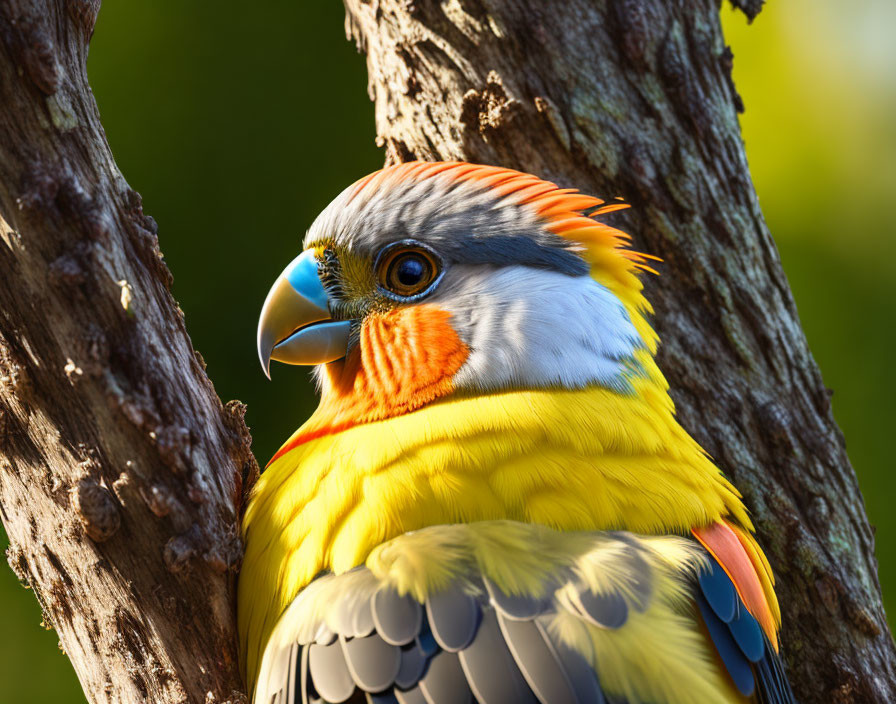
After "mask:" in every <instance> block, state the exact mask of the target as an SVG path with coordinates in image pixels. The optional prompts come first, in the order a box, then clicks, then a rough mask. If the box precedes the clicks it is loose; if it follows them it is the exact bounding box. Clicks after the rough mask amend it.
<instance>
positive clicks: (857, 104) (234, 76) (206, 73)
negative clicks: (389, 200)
mask: <svg viewBox="0 0 896 704" xmlns="http://www.w3.org/2000/svg"><path fill="white" fill-rule="evenodd" d="M723 22H724V25H725V29H726V33H727V36H728V41H729V43H730V44H731V45H732V48H733V49H734V53H735V68H734V75H735V80H736V83H737V87H738V89H739V91H740V93H741V95H742V96H743V98H744V101H745V103H746V106H747V111H746V113H745V114H744V115H743V116H742V120H741V122H742V125H743V130H744V138H745V140H746V144H747V153H748V155H749V158H750V165H751V168H752V172H753V178H754V180H755V182H756V185H757V188H758V190H759V195H760V198H761V200H762V206H763V209H764V211H765V215H766V218H767V219H768V222H769V225H770V226H771V230H772V233H773V234H774V235H775V238H776V240H777V242H778V247H779V249H780V251H781V257H782V259H783V261H784V268H785V269H786V271H787V274H788V276H789V278H790V283H791V286H792V287H793V291H794V294H795V296H796V300H797V304H798V306H799V310H800V315H801V318H802V322H803V326H804V328H805V331H806V334H807V335H808V338H809V342H810V344H811V347H812V350H813V352H814V354H815V357H816V359H817V360H818V362H819V364H820V365H821V369H822V371H823V373H824V377H825V381H826V383H827V385H828V386H829V387H831V388H833V389H834V390H835V391H836V393H835V395H834V412H835V414H836V416H837V420H838V421H839V422H840V425H841V427H842V428H843V431H844V433H845V434H846V438H847V440H848V443H849V454H850V457H851V458H852V461H853V464H854V465H855V468H856V471H857V472H858V474H859V480H860V482H861V484H862V488H863V490H864V492H865V497H866V501H867V507H868V513H869V515H870V516H871V521H872V522H873V523H874V524H876V525H877V527H878V532H877V540H878V557H879V559H880V561H881V580H882V582H883V585H884V589H885V592H886V593H887V595H888V604H889V606H890V608H891V610H892V609H893V608H896V561H894V560H893V559H891V558H892V555H893V551H894V549H896V512H894V511H893V510H892V509H891V508H890V502H891V501H892V498H893V497H894V496H896V492H894V490H896V476H894V473H893V472H891V471H890V466H889V460H887V457H888V455H889V451H890V450H891V440H892V438H891V437H890V433H891V432H893V420H894V413H893V407H892V399H893V396H894V393H896V372H894V365H893V364H892V363H891V357H892V355H891V350H892V346H891V338H892V337H893V335H892V332H891V330H892V328H893V327H894V323H896V304H894V300H896V256H894V255H896V233H894V228H896V214H894V213H896V210H894V201H896V43H894V42H893V40H892V29H893V28H894V27H896V4H894V3H893V2H892V1H891V0H855V1H854V2H849V3H847V2H833V1H829V2H816V1H813V0H789V1H788V2H783V1H782V0H776V1H775V2H771V3H770V4H769V5H768V6H767V7H766V8H765V9H764V10H763V12H762V13H761V14H760V15H759V17H758V18H757V20H756V21H755V22H754V23H753V25H751V26H749V27H747V23H746V20H745V19H744V17H743V15H740V14H736V13H734V12H732V11H731V10H729V9H728V8H727V7H726V8H724V10H723ZM89 72H90V78H91V83H92V85H93V90H94V93H95V94H96V98H97V101H98V103H99V106H100V111H101V113H102V118H103V124H104V125H105V128H106V132H107V135H108V138H109V142H110V143H111V145H112V149H113V151H114V153H115V156H116V158H117V160H118V164H119V166H120V167H121V170H122V172H123V173H124V174H125V175H126V177H127V179H128V181H129V182H130V184H131V185H132V186H133V187H134V188H135V189H137V190H138V191H139V192H140V193H141V194H142V195H143V198H144V203H145V208H146V212H148V213H150V214H151V215H152V216H153V217H155V218H156V219H157V220H158V222H159V224H160V239H161V244H162V249H163V250H164V252H165V254H166V258H167V260H168V264H169V266H170V267H171V270H172V271H173V272H174V276H175V283H174V294H175V296H176V297H177V298H178V300H179V301H180V303H181V306H182V307H183V309H184V311H185V312H186V315H187V324H188V327H189V330H190V334H191V335H192V337H193V341H194V343H195V345H196V347H197V348H198V349H199V350H201V352H202V354H203V356H204V357H205V359H206V361H207V362H208V372H209V374H210V375H211V377H212V379H213V380H214V382H215V385H216V387H217V390H218V393H219V394H220V396H221V398H222V399H224V400H227V399H231V398H239V399H241V400H243V401H245V402H247V403H248V404H249V413H248V422H249V424H250V425H251V426H252V431H253V436H254V438H255V451H256V454H257V456H258V457H259V458H260V459H262V461H263V460H264V459H266V458H268V457H270V455H271V454H272V453H273V452H274V451H275V450H276V448H277V446H278V443H279V442H280V441H282V440H283V439H285V438H286V437H287V436H288V435H289V434H290V433H291V432H292V431H293V430H294V429H295V428H296V427H297V425H298V424H299V421H300V420H301V419H302V418H303V416H304V415H305V414H306V413H307V412H309V411H310V409H311V406H312V404H313V403H314V400H313V398H312V397H311V395H310V393H309V391H308V389H307V387H306V386H304V385H303V384H302V382H301V377H300V375H298V374H288V373H283V371H282V370H277V372H280V373H278V374H277V377H278V378H277V384H276V385H273V384H268V383H266V382H265V381H264V378H263V377H262V375H261V373H260V371H259V369H258V363H257V360H256V357H255V350H254V339H255V323H256V319H257V314H258V311H259V307H260V305H261V302H262V300H263V298H264V295H265V293H266V290H267V286H268V285H269V283H270V282H272V281H273V279H274V277H275V276H276V275H277V274H278V273H279V272H280V270H281V269H282V267H283V266H284V264H285V263H286V262H288V261H289V260H290V259H291V258H292V257H293V256H294V255H295V253H296V251H297V250H296V247H297V245H298V242H299V239H300V237H301V236H302V234H303V233H304V230H305V228H306V227H307V226H308V225H309V224H310V223H311V221H312V219H313V218H314V216H315V215H316V214H317V212H318V211H319V210H320V209H321V208H322V207H323V206H324V205H326V203H327V202H329V200H330V199H331V198H332V197H333V196H334V195H335V194H336V193H338V192H339V191H340V190H341V189H342V188H343V187H344V186H346V185H347V184H348V183H349V182H351V181H352V180H354V179H356V178H358V177H360V176H362V175H363V174H365V173H367V172H368V171H371V170H373V169H375V168H378V167H379V166H380V165H381V163H382V155H381V154H380V152H379V150H377V149H376V148H375V146H374V126H373V107H372V105H371V103H370V102H369V101H368V98H367V93H366V73H365V65H364V60H363V58H362V57H360V56H358V55H357V53H356V52H355V48H354V46H353V45H351V44H349V43H348V42H346V40H345V37H344V34H343V13H342V7H341V3H339V2H335V1H331V2H297V1H296V0H267V1H266V2H260V3H238V2H235V1H228V2H219V3H214V4H211V3H199V2H195V1H193V2H189V1H185V0H154V2H139V3H138V2H107V3H106V4H104V6H103V8H102V11H101V13H100V18H99V22H98V24H97V29H96V34H95V36H94V39H93V42H92V46H91V50H90V61H89ZM275 373H276V372H275ZM0 539H2V540H3V541H4V542H5V536H3V535H2V534H0ZM0 608H2V611H3V614H4V618H3V621H4V627H3V629H2V638H0V683H2V684H0V703H4V704H5V703H6V702H18V703H20V704H28V703H31V702H36V703H41V704H43V703H44V702H56V703H59V704H64V703H66V702H83V701H84V698H83V695H81V693H80V689H79V687H78V682H77V679H76V678H75V676H74V673H73V671H72V668H71V666H70V665H69V663H68V661H67V660H66V658H65V657H64V656H63V655H62V654H61V653H60V652H59V650H58V648H57V638H56V635H55V633H53V632H52V631H50V632H48V631H45V630H43V629H42V628H41V627H40V625H39V624H40V620H41V619H40V610H39V608H38V606H37V603H36V601H35V600H34V597H33V596H32V595H31V594H29V593H28V592H27V591H26V590H24V589H22V587H21V586H20V585H19V584H18V582H17V581H16V578H15V576H14V575H13V573H12V571H11V570H9V569H8V568H6V567H3V568H2V569H0Z"/></svg>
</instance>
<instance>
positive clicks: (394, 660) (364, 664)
mask: <svg viewBox="0 0 896 704" xmlns="http://www.w3.org/2000/svg"><path fill="white" fill-rule="evenodd" d="M339 642H340V643H341V644H342V651H343V653H344V655H345V661H346V664H347V665H348V671H349V673H350V674H351V676H352V679H353V680H354V682H355V684H356V685H358V687H360V688H361V689H363V690H364V691H365V692H382V691H384V690H385V689H388V688H389V687H390V686H391V685H392V684H393V683H394V682H395V677H396V676H397V675H398V671H399V668H400V667H401V651H400V650H399V648H398V646H396V645H389V644H388V643H387V642H386V641H384V640H383V639H382V638H380V637H379V635H377V634H376V633H374V634H372V635H369V636H364V637H361V638H351V639H346V638H345V637H344V636H340V638H339Z"/></svg>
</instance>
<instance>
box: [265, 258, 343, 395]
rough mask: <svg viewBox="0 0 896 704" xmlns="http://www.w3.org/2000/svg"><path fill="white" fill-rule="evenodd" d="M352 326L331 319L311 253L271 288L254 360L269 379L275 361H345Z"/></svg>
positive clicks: (284, 273)
mask: <svg viewBox="0 0 896 704" xmlns="http://www.w3.org/2000/svg"><path fill="white" fill-rule="evenodd" d="M350 327H351V322H350V321H348V320H333V318H332V317H331V316H330V310H329V299H328V297H327V292H326V290H325V289H324V287H323V284H322V283H321V281H320V277H319V276H318V273H317V259H316V258H315V256H314V252H312V251H311V250H306V251H304V252H302V253H301V254H300V255H299V256H298V257H296V258H295V259H293V261H292V262H291V263H290V265H289V266H288V267H286V269H284V270H283V273H282V274H280V276H278V277H277V280H276V281H275V282H274V285H273V286H272V287H271V290H270V292H269V293H268V296H267V298H266V299H265V302H264V306H263V307H262V309H261V318H260V319H259V321H258V359H259V360H260V361H261V367H262V369H264V373H265V375H266V376H267V377H268V379H270V378H271V373H270V363H271V360H272V359H274V360H276V361H278V362H284V363H286V364H308V365H314V364H326V363H328V362H334V361H336V360H337V359H342V358H343V357H345V354H346V350H347V348H348V337H349V329H350Z"/></svg>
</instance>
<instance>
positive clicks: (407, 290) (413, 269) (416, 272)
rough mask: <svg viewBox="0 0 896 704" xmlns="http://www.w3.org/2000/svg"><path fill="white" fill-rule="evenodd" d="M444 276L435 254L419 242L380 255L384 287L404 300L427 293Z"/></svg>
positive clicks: (378, 268)
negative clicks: (418, 243)
mask: <svg viewBox="0 0 896 704" xmlns="http://www.w3.org/2000/svg"><path fill="white" fill-rule="evenodd" d="M440 274H441V266H440V264H439V260H438V258H437V257H436V256H435V254H433V253H432V252H430V251H429V250H428V249H425V248H423V247H421V246H419V245H417V244H416V243H414V244H408V243H405V242H399V243H396V244H395V245H393V246H391V247H389V248H388V249H387V250H386V251H384V252H383V253H382V254H381V255H380V257H379V259H378V261H377V265H376V275H377V279H378V281H379V285H380V287H381V288H382V289H384V290H385V291H386V292H387V293H389V294H392V295H393V297H399V298H402V299H406V298H412V297H414V296H420V295H422V294H424V293H426V292H427V290H428V289H430V288H431V287H432V286H433V284H434V283H435V282H436V280H437V279H438V278H439V275H440Z"/></svg>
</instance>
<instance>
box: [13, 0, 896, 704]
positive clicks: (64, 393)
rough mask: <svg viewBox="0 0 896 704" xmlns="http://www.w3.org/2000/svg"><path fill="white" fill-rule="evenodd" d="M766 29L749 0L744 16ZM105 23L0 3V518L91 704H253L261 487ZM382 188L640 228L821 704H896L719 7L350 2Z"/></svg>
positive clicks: (60, 2)
mask: <svg viewBox="0 0 896 704" xmlns="http://www.w3.org/2000/svg"><path fill="white" fill-rule="evenodd" d="M739 4H740V5H742V6H743V9H744V10H745V11H746V12H748V13H751V14H755V12H756V11H758V7H759V6H760V5H761V2H754V1H752V0H740V3H739ZM98 6H99V2H98V0H30V1H29V0H0V105H2V110H0V507H2V518H3V522H4V525H5V526H6V529H7V532H8V533H9V536H10V539H11V547H10V550H9V561H10V564H11V565H12V567H13V569H14V570H15V571H16V572H17V574H18V575H19V576H20V578H21V579H22V580H23V581H26V582H27V583H28V584H29V585H30V586H31V587H32V588H33V589H34V591H35V594H36V595H37V597H38V599H39V600H40V602H41V605H42V607H43V610H44V614H45V617H46V619H47V621H48V622H49V623H51V624H52V625H53V626H54V627H55V628H56V629H57V631H58V632H59V636H60V640H61V642H62V645H63V647H64V648H65V650H66V652H67V653H68V655H69V657H70V658H71V659H72V662H73V664H74V666H75V669H76V671H77V673H78V676H79V677H80V679H81V682H82V684H83V686H84V689H85V693H86V695H87V697H88V698H89V699H90V700H91V701H92V702H102V701H127V702H130V701H133V702H144V701H147V702H180V701H189V702H206V703H207V704H211V702H223V701H228V700H230V701H239V700H241V699H243V698H244V695H243V694H242V693H241V683H240V681H239V675H238V669H237V667H236V653H235V644H236V638H235V635H234V625H233V618H232V616H233V613H232V612H233V571H234V568H235V567H236V566H237V564H238V561H239V555H240V548H239V543H238V538H237V535H238V534H237V521H238V515H239V508H240V503H241V498H242V495H243V491H244V487H245V486H246V484H247V483H248V481H251V478H252V476H253V474H254V472H255V471H257V468H256V466H255V464H254V460H253V459H252V456H251V453H250V452H249V438H248V433H247V431H246V428H245V425H244V424H243V422H242V415H241V407H240V406H239V405H237V404H228V406H226V407H224V406H222V405H221V403H220V401H219V400H218V399H217V397H216V395H215V394H214V391H213V389H212V386H211V383H210V382H209V380H208V378H207V377H206V375H205V373H204V369H203V365H202V361H201V358H199V357H198V355H196V354H195V353H194V352H193V350H192V347H191V346H190V343H189V339H188V337H187V335H186V332H185V330H184V327H183V323H182V319H181V316H180V313H179V310H178V308H177V305H176V303H175V302H174V301H173V299H172V298H171V296H170V295H169V293H168V285H169V281H170V280H169V274H168V271H167V269H166V267H165V265H164V263H162V261H161V259H160V254H159V250H158V244H157V238H156V228H155V224H154V223H153V221H152V220H151V218H149V217H147V216H145V215H144V214H143V212H142V209H141V206H140V199H139V196H138V195H137V194H136V193H134V192H133V191H132V190H130V189H129V188H128V186H127V184H126V183H125V182H124V179H123V178H122V176H121V175H120V174H119V173H118V171H117V169H116V167H115V164H114V161H113V160H112V157H111V154H110V152H109V149H108V146H107V144H106V141H105V137H104V135H103V132H102V128H101V126H100V123H99V119H98V115H97V111H96V107H95V105H94V102H93V98H92V96H91V93H90V89H89V86H88V84H87V79H86V74H85V58H86V47H87V42H88V40H89V38H90V35H91V32H92V29H93V23H94V20H95V18H96V12H97V10H98ZM346 6H347V11H348V24H347V26H348V29H349V33H350V35H351V36H353V37H354V38H355V39H356V40H357V42H358V44H359V46H360V47H361V48H362V49H363V50H364V51H365V52H366V53H367V55H368V66H369V69H370V76H371V79H370V91H371V97H372V98H373V99H374V100H375V102H376V113H377V129H378V134H379V138H380V140H381V141H382V144H383V145H384V146H385V147H386V151H387V155H388V159H389V160H390V161H398V160H406V159H410V158H427V159H436V158H464V159H468V160H472V161H480V162H489V163H497V164H504V165H507V166H513V167H516V168H520V169H524V170H527V171H531V172H533V173H536V174H539V175H541V176H545V177H548V178H551V179H554V180H556V181H558V182H560V183H562V184H564V185H571V186H576V187H579V188H581V189H583V190H586V191H589V192H591V193H595V194H605V195H622V196H623V197H625V198H626V199H627V200H628V201H630V202H631V203H632V204H633V205H634V208H633V209H632V210H631V211H629V212H628V213H627V214H623V215H620V216H619V218H620V224H621V225H622V226H623V227H625V228H626V229H627V230H629V231H630V232H632V233H634V234H635V237H636V240H637V243H638V245H639V247H640V248H642V249H643V250H644V251H648V252H652V253H656V254H659V255H661V256H662V257H663V258H664V260H665V264H664V265H663V275H662V276H661V277H660V278H659V279H656V280H653V281H651V282H650V283H649V286H650V294H651V298H652V300H653V301H654V302H655V304H656V308H657V321H656V322H657V327H658V328H659V331H660V333H661V335H662V337H663V340H664V345H663V347H662V360H661V361H662V364H663V366H664V368H665V370H666V371H667V374H668V376H669V378H670V381H671V382H672V385H673V388H674V394H675V398H676V401H677V402H678V406H679V409H680V415H681V417H682V420H683V422H684V423H685V425H686V426H687V427H688V428H689V429H690V430H691V431H692V432H693V433H694V434H695V435H696V436H697V437H698V439H699V440H700V441H701V442H702V443H703V444H704V446H705V447H707V449H708V450H709V451H710V452H711V453H712V454H713V455H714V456H715V457H716V458H717V459H718V461H719V462H720V464H721V465H722V466H723V467H724V468H725V470H726V471H727V472H729V473H730V474H731V475H732V477H733V478H734V480H735V481H736V482H737V484H738V485H739V486H740V487H741V488H742V489H743V490H744V492H745V494H746V498H747V501H748V503H749V505H750V507H751V508H752V509H753V511H754V514H755V516H756V519H757V524H758V526H759V531H760V537H761V539H762V541H763V543H764V545H765V546H766V547H767V548H768V550H769V552H770V554H771V555H772V558H773V561H774V565H775V568H776V571H777V573H778V575H779V591H780V594H781V597H782V600H783V604H784V610H785V624H784V627H785V635H784V651H785V654H786V656H787V660H788V663H789V666H790V674H791V677H792V679H793V681H794V684H795V685H796V688H797V690H798V692H799V695H800V697H801V699H802V701H804V702H830V701H850V702H871V701H874V702H889V701H896V666H894V650H893V643H892V639H891V637H890V635H889V631H888V630H887V626H886V622H885V618H884V614H883V609H882V607H881V602H880V590H879V586H878V583H877V578H876V570H875V562H874V557H873V536H872V534H871V531H870V529H869V527H868V523H867V520H866V518H865V515H864V511H863V504H862V499H861V495H860V494H859V491H858V488H857V485H856V481H855V476H854V474H853V472H852V470H851V468H850V466H849V463H848V460H847V458H846V455H845V452H844V449H843V441H842V438H841V436H840V434H839V431H838V430H837V428H836V426H835V424H834V422H833V420H832V418H831V414H830V404H829V394H828V392H827V390H826V389H825V387H824V385H823V384H822V382H821V378H820V375H819V373H818V370H817V368H816V366H815V364H814V362H813V361H812V358H811V356H810V354H809V351H808V349H807V346H806V342H805V339H804V338H803V335H802V332H801V331H800V328H799V323H798V321H797V316H796V311H795V308H794V305H793V301H792V298H791V295H790V292H789V290H788V287H787V284H786V280H785V278H784V275H783V272H782V271H781V268H780V264H779V261H778V257H777V254H776V252H775V249H774V244H773V242H772V240H771V237H770V235H769V233H768V230H767V228H766V226H765V223H764V221H763V219H762V215H761V212H760V210H759V207H758V203H757V201H756V197H755V193H754V191H753V187H752V184H751V182H750V178H749V172H748V169H747V165H746V160H745V158H744V154H743V146H742V144H741V140H740V136H739V131H738V126H737V120H736V115H735V109H736V107H737V106H738V105H739V98H738V96H737V94H736V92H735V90H734V87H733V86H732V84H731V80H730V68H731V60H732V59H731V54H730V52H729V51H728V50H727V49H726V48H725V46H724V43H723V40H722V36H721V32H720V28H719V22H718V7H717V5H716V4H714V3H713V2H711V1H710V0H700V1H698V2H685V0H679V1H678V2H665V1H664V0H606V1H604V2H589V1H587V0H566V1H565V2H563V3H559V2H557V3H551V4H550V6H548V5H547V3H544V2H542V0H512V1H509V0H505V1H501V2H498V1H497V0H452V1H451V2H442V3H436V2H435V0H417V1H416V2H407V1H406V0H368V1H365V0H346Z"/></svg>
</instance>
